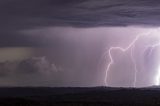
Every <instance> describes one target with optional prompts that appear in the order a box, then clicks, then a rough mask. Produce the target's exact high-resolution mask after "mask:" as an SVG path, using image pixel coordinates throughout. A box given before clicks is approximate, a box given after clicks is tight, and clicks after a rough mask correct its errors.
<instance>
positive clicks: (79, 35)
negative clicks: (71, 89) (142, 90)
mask: <svg viewBox="0 0 160 106" xmlns="http://www.w3.org/2000/svg"><path fill="white" fill-rule="evenodd" d="M159 4H160V2H159V1H153V0H100V1H98V0H76V1H75V0H68V1H67V2H66V0H1V1H0V14H1V17H0V23H1V24H0V86H104V85H105V81H104V80H105V77H106V76H105V73H106V70H105V68H106V66H107V65H108V64H109V62H110V58H109V56H108V54H106V55H105V56H103V54H104V53H108V52H107V51H108V50H109V48H110V47H111V46H114V47H117V46H120V47H122V48H126V47H127V46H128V45H129V44H130V43H131V42H132V41H133V40H134V39H135V38H136V36H137V35H138V34H141V33H146V32H149V31H150V30H152V33H150V36H143V37H140V38H139V39H138V40H137V42H136V43H135V48H134V54H133V56H134V58H135V62H136V65H137V70H138V72H137V82H136V87H141V86H151V85H154V84H155V83H156V81H155V78H157V76H158V75H157V73H158V67H159V63H160V62H159V59H158V58H159V52H160V51H159V47H158V46H156V47H154V48H153V47H147V48H146V46H148V45H154V44H157V42H159V41H160V37H159V34H160V31H159V30H158V27H159V25H160V22H159V19H160V13H159V10H160V6H159ZM153 30H158V31H153ZM144 50H145V51H144ZM130 51H131V49H129V50H128V51H126V52H125V53H124V52H122V51H119V50H118V51H117V50H116V51H113V52H112V57H113V59H114V62H115V64H112V66H111V67H110V70H109V73H108V76H107V81H108V84H109V86H116V87H117V86H120V87H132V86H133V82H134V77H135V75H134V73H135V67H134V64H133V60H132V59H131V56H130V55H131V54H130ZM151 51H152V52H151Z"/></svg>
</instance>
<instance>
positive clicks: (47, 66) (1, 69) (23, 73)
mask: <svg viewBox="0 0 160 106" xmlns="http://www.w3.org/2000/svg"><path fill="white" fill-rule="evenodd" d="M58 71H61V70H60V68H58V67H57V66H56V65H55V64H54V63H51V62H49V61H48V60H47V59H46V58H45V57H32V58H29V59H26V60H23V61H14V62H9V61H7V62H1V63H0V80H1V81H2V80H3V84H4V83H6V84H5V85H7V84H8V83H11V82H12V84H14V86H18V85H19V86H33V85H34V86H38V85H39V86H45V85H47V84H51V85H52V83H53V82H54V80H56V77H55V75H56V73H57V72H58ZM7 78H9V79H12V81H8V80H7ZM4 79H6V80H4ZM15 83H16V84H15ZM3 84H0V86H4V85H3ZM12 84H10V86H11V85H12ZM51 85H50V86H51Z"/></svg>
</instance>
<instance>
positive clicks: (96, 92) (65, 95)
mask: <svg viewBox="0 0 160 106" xmlns="http://www.w3.org/2000/svg"><path fill="white" fill-rule="evenodd" d="M0 106H160V88H156V87H150V88H140V89H134V88H107V87H93V88H44V87H25V88H20V87H14V88H0Z"/></svg>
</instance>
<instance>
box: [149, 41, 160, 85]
mask: <svg viewBox="0 0 160 106" xmlns="http://www.w3.org/2000/svg"><path fill="white" fill-rule="evenodd" d="M158 46H160V42H158V43H156V44H153V45H148V46H147V48H151V50H150V51H149V54H148V56H150V55H151V54H152V52H153V50H154V49H155V48H156V47H158ZM157 71H158V72H157V75H156V76H155V85H159V84H160V66H159V67H158V70H157Z"/></svg>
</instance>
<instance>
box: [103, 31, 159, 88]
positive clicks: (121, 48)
mask: <svg viewBox="0 0 160 106" xmlns="http://www.w3.org/2000/svg"><path fill="white" fill-rule="evenodd" d="M154 31H155V30H154V29H151V30H150V31H148V32H146V33H142V34H138V35H137V36H136V37H135V38H134V39H133V40H132V41H131V43H130V44H129V45H128V46H127V47H126V48H123V47H119V46H117V47H112V46H111V47H110V48H109V50H108V51H107V52H108V55H109V59H110V61H109V63H108V65H107V67H106V70H105V85H106V86H108V79H107V78H108V72H109V71H110V68H111V66H112V65H113V64H114V59H113V57H112V52H113V51H117V50H118V51H122V52H124V53H125V52H126V51H128V50H130V49H131V59H132V62H133V64H134V70H135V74H134V82H133V87H136V80H137V72H138V69H137V64H136V61H135V58H134V48H135V44H136V42H137V41H138V40H139V38H140V37H143V36H149V35H150V34H151V33H153V32H154ZM156 45H160V43H158V44H155V45H152V47H155V46H156ZM148 47H149V46H148Z"/></svg>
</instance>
